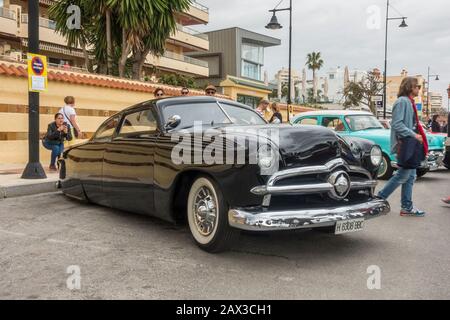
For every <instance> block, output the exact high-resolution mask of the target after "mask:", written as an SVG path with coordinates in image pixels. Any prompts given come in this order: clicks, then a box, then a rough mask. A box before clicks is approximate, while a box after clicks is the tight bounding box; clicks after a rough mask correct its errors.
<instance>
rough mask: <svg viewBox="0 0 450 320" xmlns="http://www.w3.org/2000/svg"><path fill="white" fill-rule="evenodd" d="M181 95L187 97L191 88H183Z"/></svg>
mask: <svg viewBox="0 0 450 320" xmlns="http://www.w3.org/2000/svg"><path fill="white" fill-rule="evenodd" d="M181 95H182V96H183V97H187V96H188V95H189V89H188V88H186V87H184V88H183V89H181Z"/></svg>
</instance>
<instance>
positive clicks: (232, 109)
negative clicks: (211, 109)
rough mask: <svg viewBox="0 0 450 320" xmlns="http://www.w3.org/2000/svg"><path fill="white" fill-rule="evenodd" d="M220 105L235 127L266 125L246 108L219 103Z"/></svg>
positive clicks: (253, 112) (258, 116) (259, 117)
mask: <svg viewBox="0 0 450 320" xmlns="http://www.w3.org/2000/svg"><path fill="white" fill-rule="evenodd" d="M220 105H221V106H222V108H223V109H224V110H225V112H226V113H227V114H228V115H229V116H230V118H231V121H233V124H237V125H248V124H251V125H262V124H267V123H266V121H265V120H264V119H263V118H261V116H260V115H259V114H257V113H256V112H255V111H253V110H249V109H247V108H243V107H239V106H234V105H231V104H228V103H221V104H220Z"/></svg>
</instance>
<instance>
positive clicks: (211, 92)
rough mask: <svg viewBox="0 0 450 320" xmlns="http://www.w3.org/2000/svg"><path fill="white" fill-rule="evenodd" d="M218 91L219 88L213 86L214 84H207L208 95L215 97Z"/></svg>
mask: <svg viewBox="0 0 450 320" xmlns="http://www.w3.org/2000/svg"><path fill="white" fill-rule="evenodd" d="M216 93H217V89H216V87H215V86H213V85H209V86H207V87H206V89H205V94H206V95H207V96H210V97H214V96H215V95H216Z"/></svg>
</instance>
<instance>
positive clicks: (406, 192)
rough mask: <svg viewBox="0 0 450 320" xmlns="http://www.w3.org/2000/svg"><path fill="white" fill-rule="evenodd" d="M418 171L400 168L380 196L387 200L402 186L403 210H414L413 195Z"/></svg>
mask: <svg viewBox="0 0 450 320" xmlns="http://www.w3.org/2000/svg"><path fill="white" fill-rule="evenodd" d="M416 172H417V171H416V169H403V168H399V169H398V170H397V172H396V173H395V175H394V176H393V177H392V178H391V179H390V180H389V181H388V183H387V184H386V185H385V186H384V188H383V189H382V190H381V191H380V192H379V193H378V196H379V197H381V198H383V199H387V198H389V197H390V195H391V194H392V193H393V192H394V191H395V190H396V189H397V188H398V187H399V186H402V209H403V210H406V211H411V210H412V209H414V205H413V201H412V195H413V187H414V182H415V181H416V177H417V173H416Z"/></svg>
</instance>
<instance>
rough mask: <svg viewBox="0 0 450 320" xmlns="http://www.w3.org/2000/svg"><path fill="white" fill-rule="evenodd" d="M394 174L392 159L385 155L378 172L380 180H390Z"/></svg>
mask: <svg viewBox="0 0 450 320" xmlns="http://www.w3.org/2000/svg"><path fill="white" fill-rule="evenodd" d="M393 174H394V168H393V167H392V165H391V159H389V157H388V156H387V155H386V154H383V160H382V161H381V165H380V169H379V170H378V179H380V180H389V179H390V178H391V177H392V175H393Z"/></svg>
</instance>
